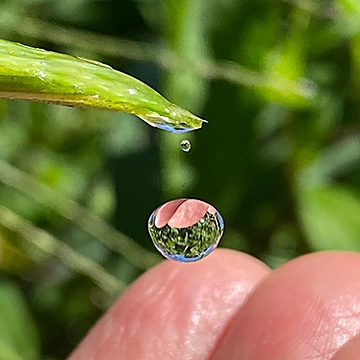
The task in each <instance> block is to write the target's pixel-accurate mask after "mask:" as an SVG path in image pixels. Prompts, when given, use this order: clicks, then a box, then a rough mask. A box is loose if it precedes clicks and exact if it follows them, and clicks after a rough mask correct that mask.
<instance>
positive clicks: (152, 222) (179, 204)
mask: <svg viewBox="0 0 360 360" xmlns="http://www.w3.org/2000/svg"><path fill="white" fill-rule="evenodd" d="M148 231H149V234H150V237H151V239H152V241H153V244H154V246H155V247H156V249H157V250H158V251H159V252H160V253H161V254H162V255H163V256H164V257H166V258H167V259H170V260H175V261H179V262H194V261H198V260H200V259H202V258H204V257H205V256H207V255H209V254H210V253H211V252H212V251H213V250H215V249H216V247H217V246H218V244H219V242H220V239H221V237H222V234H223V232H224V220H223V218H222V217H221V215H220V213H219V212H218V211H217V210H216V209H215V208H214V207H213V206H211V205H210V204H208V203H206V202H204V201H201V200H197V199H177V200H172V201H169V202H167V203H165V204H163V205H161V206H159V207H158V208H157V209H156V210H154V211H153V212H152V214H151V215H150V217H149V221H148Z"/></svg>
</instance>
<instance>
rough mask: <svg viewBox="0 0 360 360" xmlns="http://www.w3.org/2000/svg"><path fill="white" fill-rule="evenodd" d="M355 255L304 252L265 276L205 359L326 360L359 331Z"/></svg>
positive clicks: (359, 262) (359, 273)
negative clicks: (211, 354) (215, 348)
mask: <svg viewBox="0 0 360 360" xmlns="http://www.w3.org/2000/svg"><path fill="white" fill-rule="evenodd" d="M359 277H360V255H359V254H355V253H349V252H323V253H314V254H309V255H306V256H303V257H300V258H297V259H295V260H293V261H290V262H289V263H287V264H286V265H284V266H282V267H281V268H279V269H277V270H276V271H274V272H273V273H271V274H270V275H269V276H268V277H266V279H264V281H262V282H261V284H260V285H259V286H258V288H257V289H256V290H255V291H254V292H253V293H252V294H251V295H250V296H249V298H248V300H247V302H246V303H245V304H244V306H243V307H241V308H240V310H239V312H238V313H237V314H235V316H234V318H233V321H232V322H231V323H229V327H228V329H227V331H226V332H225V335H224V337H223V338H222V339H221V342H220V343H219V344H218V348H217V350H216V351H215V352H214V354H213V356H212V357H211V359H219V360H220V359H227V360H232V359H237V358H238V354H239V353H241V354H242V358H243V359H252V360H257V359H259V360H262V359H269V360H272V359H274V360H275V359H276V360H285V359H286V360H287V359H292V360H297V359H299V360H300V359H324V360H325V359H330V358H331V356H332V355H333V354H334V353H335V351H336V350H337V349H338V348H339V347H340V346H341V345H343V344H344V343H345V342H346V341H347V340H348V339H350V338H351V337H352V336H354V335H355V334H357V333H358V332H359V330H360V318H359V315H358V313H359V310H358V309H359V308H360V283H359Z"/></svg>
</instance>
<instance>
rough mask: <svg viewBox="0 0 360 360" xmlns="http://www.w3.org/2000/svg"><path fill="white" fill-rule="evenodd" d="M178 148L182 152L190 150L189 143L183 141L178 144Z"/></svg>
mask: <svg viewBox="0 0 360 360" xmlns="http://www.w3.org/2000/svg"><path fill="white" fill-rule="evenodd" d="M180 146H181V150H182V151H185V152H189V151H190V149H191V142H190V141H189V140H183V141H182V142H181V143H180Z"/></svg>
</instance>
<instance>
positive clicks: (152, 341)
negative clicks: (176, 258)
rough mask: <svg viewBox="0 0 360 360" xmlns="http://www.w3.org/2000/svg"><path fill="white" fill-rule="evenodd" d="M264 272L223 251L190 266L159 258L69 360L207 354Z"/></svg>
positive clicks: (259, 265)
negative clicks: (158, 263) (162, 260)
mask: <svg viewBox="0 0 360 360" xmlns="http://www.w3.org/2000/svg"><path fill="white" fill-rule="evenodd" d="M269 271H270V270H269V269H268V268H267V266H266V265H264V264H263V263H261V262H260V261H258V260H256V259H255V258H253V257H251V256H249V255H246V254H242V253H239V252H235V251H231V250H224V249H218V250H216V251H214V253H213V254H211V255H210V256H208V257H207V258H205V259H203V260H201V261H199V262H196V263H192V264H182V263H175V262H172V261H164V262H163V263H161V264H160V265H158V266H156V267H155V268H153V269H152V270H150V271H149V272H147V273H146V274H144V275H143V276H142V277H141V278H140V279H139V280H138V281H136V282H135V283H134V284H133V285H132V286H131V287H130V288H129V289H128V291H127V292H126V293H125V294H124V295H123V296H121V297H120V299H119V300H118V301H117V302H116V303H115V304H114V305H113V307H112V308H111V309H110V310H109V311H108V312H107V314H106V315H105V316H104V317H103V318H102V319H101V320H100V321H99V322H98V324H97V325H96V326H95V327H94V328H93V329H92V331H91V332H90V333H89V335H88V336H87V337H86V338H85V339H84V341H83V342H82V344H81V345H80V346H79V348H78V349H77V350H76V351H75V352H74V354H73V355H72V356H71V357H70V359H71V360H85V359H86V360H100V359H101V360H105V359H106V360H110V359H139V360H140V359H157V360H161V359H170V358H171V359H184V358H206V356H208V354H209V353H210V352H211V350H212V347H213V346H214V344H215V343H216V342H217V338H218V337H219V336H220V334H221V333H222V331H223V329H224V327H225V324H226V323H227V322H228V321H229V319H230V318H231V317H232V315H233V314H234V313H235V312H236V311H237V310H238V308H239V307H240V306H241V305H242V304H243V302H244V301H245V299H246V297H247V296H248V294H249V293H250V292H251V291H252V289H253V288H254V287H255V286H256V285H257V284H258V282H259V281H260V280H261V279H263V278H264V277H265V276H266V275H267V274H268V273H269Z"/></svg>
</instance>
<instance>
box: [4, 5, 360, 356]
mask: <svg viewBox="0 0 360 360" xmlns="http://www.w3.org/2000/svg"><path fill="white" fill-rule="evenodd" d="M0 38H3V39H8V40H12V41H18V42H21V43H25V44H27V45H31V46H37V47H42V48H46V49H48V50H55V51H60V52H66V53H70V54H73V55H77V56H81V57H85V58H90V59H95V60H99V61H102V62H105V63H108V64H110V65H112V66H113V67H114V68H116V69H119V70H121V71H124V72H127V73H129V74H131V75H134V76H135V77H137V78H139V79H141V80H142V81H144V82H146V83H148V84H150V85H151V86H152V87H154V88H155V89H157V90H158V91H160V92H161V93H162V94H164V95H165V96H166V97H167V98H169V99H170V100H171V101H173V102H175V103H177V104H179V105H181V106H183V107H185V108H187V109H189V110H191V111H193V112H194V113H196V114H197V115H199V116H201V117H203V118H206V119H208V120H209V124H207V125H206V126H204V127H203V129H202V130H199V131H196V132H194V133H190V134H189V135H188V134H186V135H174V134H170V133H167V132H165V131H161V130H157V129H154V128H151V127H150V126H148V125H146V124H145V123H143V122H142V121H141V120H139V119H137V118H135V117H132V116H129V115H124V114H121V113H115V112H107V111H96V110H84V109H71V108H66V107H57V106H52V105H44V104H38V103H29V102H22V101H5V100H1V99H0V249H1V273H0V360H37V359H47V360H57V359H63V358H65V357H66V356H67V355H68V354H69V353H70V352H71V350H72V349H73V348H74V346H75V345H76V344H77V343H78V341H79V340H80V339H81V338H82V337H83V336H84V334H85V333H86V332H87V331H88V329H89V328H90V327H91V325H92V324H93V323H94V322H95V321H96V320H97V319H98V318H99V317H100V316H101V314H102V313H103V312H104V311H105V309H106V308H108V307H109V306H110V304H111V303H112V302H113V301H114V299H115V298H116V296H118V294H120V293H121V292H122V291H123V290H124V289H125V288H126V286H128V285H129V284H130V283H131V282H133V281H134V280H135V279H136V278H137V277H138V276H139V275H140V274H141V273H142V272H143V271H145V270H146V269H147V268H149V267H151V266H152V265H154V264H155V263H157V262H159V261H161V258H160V256H158V255H157V254H156V253H155V251H154V249H153V246H152V244H151V241H150V238H149V236H148V235H147V229H146V222H147V218H148V216H149V215H150V213H151V212H152V210H153V209H154V208H156V207H157V206H159V205H160V204H161V203H163V202H165V201H167V200H170V199H173V198H177V197H195V198H199V199H202V200H205V201H207V202H209V203H211V204H212V205H214V206H215V207H216V208H217V209H218V210H219V211H220V213H221V214H222V215H223V217H224V220H225V234H224V237H223V240H222V242H221V246H224V247H228V248H233V249H237V250H241V251H245V252H247V253H250V254H252V255H254V256H256V257H258V258H260V259H261V260H263V261H265V262H266V263H267V264H269V265H270V266H271V267H274V268H275V267H278V266H280V265H281V264H283V263H284V262H286V261H288V260H290V259H292V258H294V257H296V256H299V255H301V254H304V253H307V252H311V251H317V250H325V249H343V250H353V251H360V170H359V162H360V122H359V117H360V2H359V1H358V0H337V1H320V0H318V1H316V0H298V1H296V0H162V1H161V0H117V1H116V0H61V1H58V0H32V1H30V0H0ZM184 138H187V139H189V140H191V142H192V144H193V147H192V150H191V151H190V152H189V153H183V152H182V151H181V149H180V142H181V140H183V139H184ZM184 266H186V265H184Z"/></svg>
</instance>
